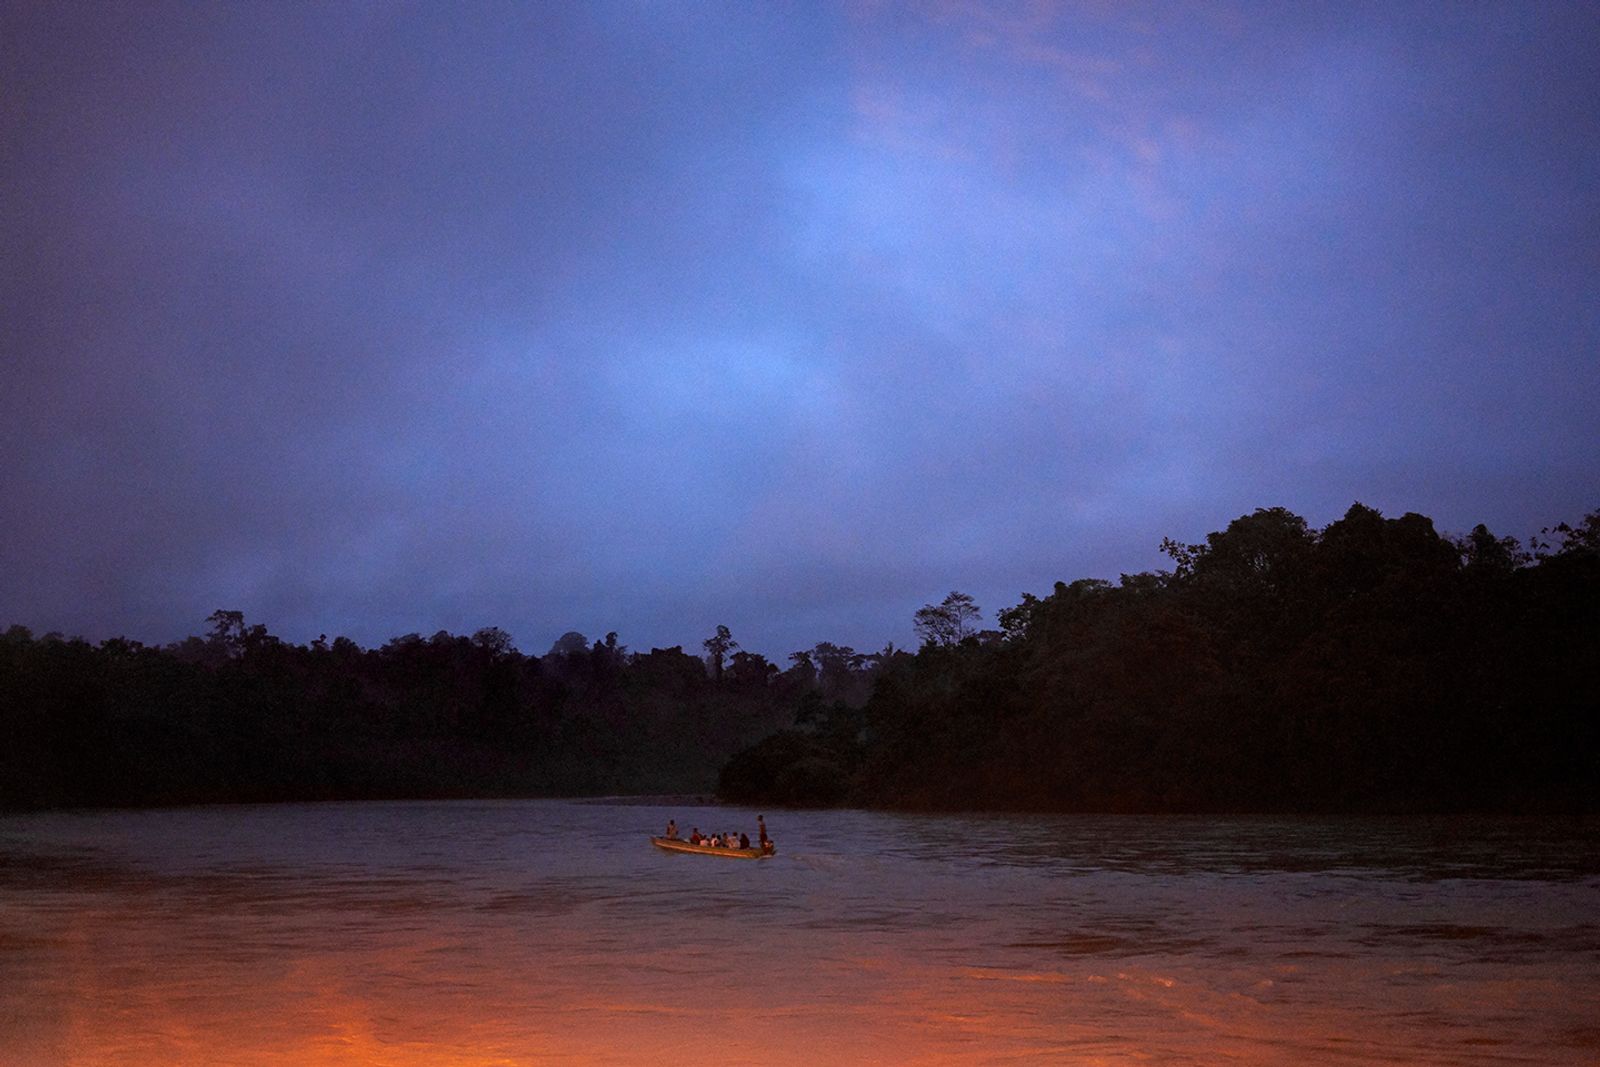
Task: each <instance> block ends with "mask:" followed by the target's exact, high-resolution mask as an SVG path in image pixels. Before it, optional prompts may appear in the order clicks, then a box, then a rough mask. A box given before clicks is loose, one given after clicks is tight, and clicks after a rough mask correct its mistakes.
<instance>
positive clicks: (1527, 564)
mask: <svg viewBox="0 0 1600 1067" xmlns="http://www.w3.org/2000/svg"><path fill="white" fill-rule="evenodd" d="M1162 549H1163V551H1164V552H1165V553H1166V555H1167V556H1168V558H1170V559H1171V561H1172V567H1171V569H1170V570H1160V571H1155V572H1147V573H1141V574H1133V575H1122V576H1121V577H1120V580H1119V581H1118V582H1117V583H1115V584H1113V583H1111V582H1109V581H1105V580H1101V579H1093V578H1085V579H1079V580H1077V581H1073V582H1070V583H1068V582H1058V583H1056V585H1055V587H1054V589H1053V590H1052V591H1051V592H1050V593H1049V594H1048V595H1045V596H1042V597H1039V596H1034V595H1032V594H1024V595H1023V597H1022V600H1021V602H1020V603H1018V604H1016V605H1015V606H1012V607H1009V608H1006V609H1004V610H1001V611H1000V612H999V613H998V615H997V616H996V620H995V621H996V626H995V627H994V628H984V627H983V626H982V625H981V624H982V618H983V616H982V613H981V610H980V608H979V606H978V605H977V604H975V603H974V602H973V600H972V598H971V597H968V596H966V595H964V594H962V593H958V592H957V593H951V594H950V596H948V597H946V598H945V599H944V600H943V601H942V602H941V603H939V604H929V605H926V606H924V607H923V608H922V609H920V610H919V611H917V612H916V614H915V616H914V619H913V622H914V625H915V628H916V632H917V633H918V635H919V637H920V638H921V639H922V644H921V647H920V648H919V649H918V650H917V651H916V652H915V653H911V652H908V651H902V650H896V649H894V648H893V646H886V647H885V648H884V649H883V650H882V651H880V652H877V653H870V654H864V653H858V652H856V651H855V650H854V649H851V648H848V647H845V646H840V645H834V644H831V643H827V642H824V643H821V644H818V645H817V646H815V647H813V648H810V649H805V650H801V651H796V652H794V653H791V654H790V655H789V656H788V657H787V660H786V663H787V665H786V666H781V667H780V665H779V664H776V663H772V662H770V661H768V660H767V659H766V658H765V657H764V656H762V655H761V654H759V653H755V652H751V651H747V650H743V649H740V648H739V645H738V642H737V641H736V640H735V639H734V637H733V635H732V633H731V632H730V631H729V630H728V629H727V628H726V627H722V626H719V627H717V629H716V632H715V633H713V634H712V635H710V636H709V637H707V638H706V639H705V640H704V641H703V642H702V645H701V653H700V654H691V653H689V652H685V651H684V650H683V648H682V647H681V646H680V647H673V648H666V649H659V648H658V649H651V650H650V651H649V652H632V651H630V650H628V649H627V648H626V647H625V646H623V645H621V644H619V643H618V639H617V634H615V633H611V634H608V635H606V636H605V637H604V638H603V639H598V640H594V641H592V642H591V641H590V640H589V639H588V638H587V637H585V636H584V635H582V634H578V633H568V634H565V635H563V636H562V637H561V638H560V639H559V640H558V641H556V642H555V644H554V645H553V646H552V647H551V649H550V650H549V651H548V652H547V653H545V654H544V655H529V654H525V653H523V652H520V651H518V650H517V649H516V648H515V647H513V645H512V643H511V640H510V638H509V637H508V635H506V634H505V633H504V632H503V631H501V630H498V629H495V628H488V629H484V630H479V631H478V632H476V633H474V634H472V635H470V636H463V635H452V634H450V633H447V632H443V631H441V632H439V633H436V634H434V635H433V636H432V637H428V638H424V637H422V636H421V635H419V634H407V635H405V636H403V637H397V638H395V639H393V640H392V641H389V642H388V643H387V644H385V645H383V646H382V647H379V648H375V649H364V648H362V647H360V646H359V645H357V644H356V643H355V642H354V641H351V640H349V639H348V638H344V637H339V638H335V639H334V640H332V641H331V642H330V641H328V640H327V639H326V638H325V637H322V638H318V639H317V640H316V641H313V642H311V643H310V644H307V645H295V644H292V643H289V642H286V641H283V640H281V639H279V638H278V637H275V636H273V635H272V634H270V633H269V632H267V630H266V628H265V627H264V626H262V625H260V624H254V625H252V624H249V623H247V621H246V620H245V618H244V617H243V615H242V614H241V613H239V612H237V611H229V610H219V611H217V612H215V613H214V614H213V615H212V616H211V617H210V618H209V619H208V620H206V621H207V624H208V627H209V628H208V630H207V632H206V633H205V634H204V635H202V636H194V637H190V638H187V639H186V640H184V641H181V642H178V643H175V644H171V645H165V646H146V645H143V644H140V643H139V642H137V641H133V640H129V639H127V638H114V639H111V640H106V641H103V642H101V643H99V644H91V643H89V642H87V641H84V640H82V639H78V638H68V637H64V636H62V635H60V634H46V635H43V636H38V637H36V636H35V635H34V634H33V633H32V632H31V631H30V630H28V629H27V628H26V627H24V626H21V625H13V626H11V627H10V628H9V629H8V630H6V631H4V632H3V633H0V737H3V738H4V739H5V743H4V745H3V747H0V808H9V809H30V808H42V807H67V806H126V805H165V804H189V803H209V802H232V801H284V800H321V799H370V798H401V797H467V796H473V797H484V796H574V795H594V794H623V793H628V794H648V793H693V792H707V791H710V790H711V789H712V788H716V790H717V791H718V793H719V794H720V795H721V796H722V797H723V798H724V799H727V800H729V801H735V802H759V803H762V804H790V805H834V804H847V805H859V806H868V807H883V808H904V809H938V810H976V809H1006V810H1040V811H1105V812H1227V811H1263V812H1362V813H1365V812H1454V811H1515V812H1523V811H1528V812H1551V811H1594V810H1597V808H1600V805H1597V802H1596V795H1597V789H1596V785H1597V782H1600V773H1597V772H1600V730H1597V722H1596V715H1597V712H1596V709H1597V708H1600V654H1597V653H1600V511H1597V512H1594V513H1591V514H1590V515H1588V516H1587V517H1586V518H1584V519H1583V520H1582V521H1581V522H1580V523H1578V524H1577V525H1576V526H1568V525H1566V524H1561V525H1558V526H1556V527H1554V528H1552V529H1549V530H1546V531H1544V532H1543V533H1542V534H1541V535H1540V536H1538V537H1535V538H1533V539H1531V540H1530V542H1529V544H1528V545H1526V546H1524V545H1523V544H1521V543H1520V542H1518V541H1517V540H1515V539H1514V538H1509V537H1496V536H1495V535H1493V534H1492V533H1490V532H1489V531H1488V530H1487V529H1485V528H1484V527H1483V526H1478V527H1476V528H1475V529H1474V530H1473V531H1472V532H1471V533H1470V534H1468V535H1466V536H1464V537H1459V538H1450V537H1446V536H1444V535H1441V534H1440V533H1438V532H1437V531H1436V530H1435V529H1434V525H1433V522H1432V521H1431V520H1430V519H1428V518H1426V517H1424V516H1421V515H1416V514H1407V515H1404V516H1402V517H1400V518H1397V519H1389V518H1385V517H1383V516H1382V515H1381V514H1379V513H1378V512H1377V511H1375V510H1373V509H1371V508H1367V507H1365V506H1363V505H1361V504H1356V505H1353V506H1352V507H1351V508H1350V509H1349V511H1348V512H1347V513H1346V514H1345V515H1344V517H1343V518H1341V519H1339V520H1338V521H1336V522H1334V523H1332V524H1330V525H1329V526H1327V527H1326V528H1324V529H1321V530H1318V529H1313V528H1311V527H1309V526H1308V525H1307V523H1306V521H1305V520H1304V519H1302V518H1300V517H1299V516H1296V515H1294V514H1293V513H1291V512H1289V511H1286V510H1284V509H1282V508H1263V509H1258V510H1256V511H1255V512H1253V513H1252V514H1250V515H1246V516H1242V517H1240V518H1238V519H1236V520H1234V521H1233V522H1232V523H1230V524H1229V525H1228V526H1227V528H1226V529H1225V530H1223V531H1220V532H1216V533H1212V534H1209V535H1208V536H1207V537H1206V538H1205V540H1204V541H1203V542H1200V543H1194V544H1189V543H1183V542H1178V541H1173V540H1168V541H1166V542H1164V543H1163V545H1162Z"/></svg>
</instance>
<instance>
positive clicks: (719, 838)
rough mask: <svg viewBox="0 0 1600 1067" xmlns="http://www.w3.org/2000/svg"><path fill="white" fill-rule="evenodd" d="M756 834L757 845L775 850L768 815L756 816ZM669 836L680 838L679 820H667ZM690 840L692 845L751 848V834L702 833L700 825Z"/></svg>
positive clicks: (673, 838)
mask: <svg viewBox="0 0 1600 1067" xmlns="http://www.w3.org/2000/svg"><path fill="white" fill-rule="evenodd" d="M756 836H757V846H756V847H758V848H760V849H761V851H762V852H771V851H773V848H774V846H773V844H772V838H770V837H768V836H767V817H766V816H765V815H757V816H756ZM667 838H668V839H669V840H672V841H676V840H678V820H676V819H668V820H667ZM688 840H689V844H691V845H700V846H702V847H705V848H743V849H748V848H750V835H749V834H743V833H740V834H735V833H725V834H702V833H701V832H700V827H698V826H696V827H695V828H694V829H693V831H691V832H690V834H689V838H688Z"/></svg>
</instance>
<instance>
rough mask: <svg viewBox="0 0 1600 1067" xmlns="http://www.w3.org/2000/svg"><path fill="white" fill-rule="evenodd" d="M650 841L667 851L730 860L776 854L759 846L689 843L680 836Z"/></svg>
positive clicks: (775, 851) (774, 851)
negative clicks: (740, 846)
mask: <svg viewBox="0 0 1600 1067" xmlns="http://www.w3.org/2000/svg"><path fill="white" fill-rule="evenodd" d="M650 843H651V844H652V845H654V846H656V848H664V849H666V850H667V851H668V852H694V853H697V854H699V855H701V856H726V857H727V858H728V859H731V860H764V859H767V858H769V857H771V856H774V855H776V854H777V850H776V849H774V850H773V851H771V852H763V851H761V850H760V849H759V848H719V847H718V846H716V845H691V844H690V843H689V842H688V841H685V840H684V839H683V838H681V837H652V838H651V839H650Z"/></svg>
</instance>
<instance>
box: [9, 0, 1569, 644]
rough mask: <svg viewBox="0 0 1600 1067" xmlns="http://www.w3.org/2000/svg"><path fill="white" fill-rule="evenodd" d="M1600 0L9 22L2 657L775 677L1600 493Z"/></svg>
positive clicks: (484, 7) (1528, 519)
mask: <svg viewBox="0 0 1600 1067" xmlns="http://www.w3.org/2000/svg"><path fill="white" fill-rule="evenodd" d="M1596 56H1600V6H1597V5H1594V4H1585V3H1573V4H1563V3H1559V2H1540V3H1473V2H1462V3H1450V4H1436V3H1422V4H1405V3H1390V2H1385V3H1375V4H1366V3H1359V2H1352V3H1337V4H1305V5H1301V4H1294V3H1282V2H1271V3H1261V4H1229V3H1226V2H1205V3H1178V2H1174V3H1156V4H1138V3H1134V4H1123V3H1110V2H1092V0H1085V2H1081V3H1070V2H1062V3H1044V4H1033V3H997V4H982V3H965V2H963V3H927V4H921V3H907V4H899V3H841V4H833V3H824V2H816V3H770V4H769V3H731V4H717V3H678V2H670V3H669V2H660V3H654V2H625V3H608V2H598V0H597V2H586V3H582V4H564V3H473V2H465V3H451V4H429V3H416V4H409V3H395V2H385V3H358V2H341V3H333V4H311V3H282V4H278V3H273V4H265V3H261V4H258V3H246V2H235V3H229V2H219V3H194V4H164V3H140V4H111V3H94V2H85V3H72V4H42V3H37V2H33V0H0V137H3V140H0V165H3V171H0V246H3V249H4V251H3V255H0V628H3V627H4V626H5V625H8V624H11V623H17V624H22V625H26V626H29V627H30V628H32V629H33V630H34V631H35V632H36V633H43V632H46V631H52V630H56V631H61V632H64V633H67V634H81V635H83V636H85V637H87V638H89V639H91V640H100V639H103V638H106V637H110V636H115V635H126V636H128V637H131V638H135V639H139V640H143V641H146V642H148V643H162V642H167V641H172V640H176V639H178V638H181V637H182V636H184V635H186V634H191V633H200V632H203V631H204V630H205V628H206V624H205V618H206V616H207V615H209V614H210V613H211V612H213V611H215V610H217V609H219V608H226V609H230V610H239V611H242V612H243V613H244V614H245V617H246V621H247V622H248V623H262V624H265V625H266V626H267V628H268V629H269V630H270V631H272V632H273V633H275V634H278V635H280V636H282V637H284V638H286V639H289V640H293V641H296V642H304V641H309V640H311V639H312V638H315V637H316V636H317V635H318V634H327V635H328V636H329V637H332V636H335V635H339V634H343V635H346V636H349V637H351V638H353V639H355V640H356V641H358V642H360V643H361V644H363V645H365V646H369V647H371V646H375V645H379V644H382V643H383V642H385V641H387V640H389V639H390V638H392V637H395V636H397V635H401V634H405V633H409V632H417V633H421V634H423V635H425V636H426V635H429V634H432V633H434V632H436V631H438V630H448V631H451V632H453V633H471V632H473V631H474V630H476V629H478V628H480V627H485V626H498V627H501V628H502V629H504V630H506V631H507V632H508V633H510V635H511V636H512V638H513V640H514V642H515V643H516V644H517V646H518V647H520V648H522V649H523V650H524V651H527V652H532V653H540V652H543V651H545V650H546V649H548V648H549V646H550V645H551V644H552V643H553V642H554V641H555V639H556V638H557V637H559V636H560V635H561V634H562V633H564V632H566V631H570V630H576V631H579V632H581V633H584V634H586V635H587V636H589V637H590V638H595V637H599V636H602V635H604V634H605V633H606V632H608V631H616V632H617V633H618V636H619V639H620V640H621V641H622V642H623V643H624V644H626V645H629V646H630V647H633V648H636V649H640V650H645V649H648V648H651V647H656V646H660V647H667V646H671V645H678V644H682V645H685V646H686V647H688V648H690V649H693V650H698V649H699V646H700V642H701V641H702V640H703V639H704V638H705V637H706V636H708V635H710V634H711V633H712V631H713V630H714V629H715V627H716V626H717V625H718V624H723V625H727V626H728V627H729V628H730V629H731V631H732V633H733V636H734V638H735V639H736V640H738V641H739V642H740V643H741V644H742V645H743V646H744V647H745V648H747V649H750V650H753V651H759V652H763V653H765V654H767V655H768V656H769V657H772V658H774V659H775V660H779V661H780V662H781V661H782V659H783V658H784V657H785V656H786V655H787V653H788V652H790V651H792V650H795V649H799V648H804V647H809V646H811V645H813V644H815V643H817V642H819V641H832V642H835V643H838V644H848V645H853V646H855V647H857V648H860V649H863V650H875V649H879V648H881V647H883V645H884V644H885V643H887V642H894V643H895V644H897V645H901V646H905V645H910V644H914V642H915V638H914V636H913V633H912V627H911V617H912V614H913V612H915V610H916V609H917V608H919V607H921V606H922V605H923V604H926V603H930V602H937V601H938V600H940V599H942V598H943V596H944V595H945V594H946V593H948V592H949V591H951V590H953V589H958V590H962V591H964V592H967V593H970V594H972V595H973V596H974V597H975V598H976V599H977V601H978V603H979V604H980V605H981V606H982V607H983V608H984V609H985V611H986V614H987V617H988V619H989V620H992V619H993V613H994V612H995V611H996V610H997V609H1000V608H1004V607H1007V606H1010V605H1012V604H1015V603H1017V602H1018V601H1019V600H1020V599H1021V595H1022V594H1023V593H1024V592H1032V593H1037V594H1044V593H1048V592H1049V590H1050V588H1051V586H1052V584H1053V583H1054V582H1055V581H1057V580H1066V581H1071V580H1073V579H1076V578H1083V577H1101V578H1108V579H1112V580H1115V579H1116V578H1117V576H1118V575H1120V574H1122V573H1133V572H1138V571H1143V570H1149V569H1154V568H1157V567H1160V566H1161V565H1162V563H1163V562H1165V561H1164V559H1163V557H1161V556H1160V554H1159V552H1158V547H1157V546H1158V545H1159V543H1160V541H1161V539H1162V538H1163V537H1166V536H1171V537H1174V538H1177V539H1179V540H1183V541H1199V540H1202V539H1203V538H1204V536H1205V535H1206V534H1207V533H1208V532H1210V531H1213V530H1220V529H1222V528H1223V527H1224V526H1226V525H1227V523H1228V522H1229V521H1231V520H1232V519H1234V518H1236V517H1238V516H1240V515H1244V514H1248V513H1249V512H1251V511H1253V510H1254V509H1256V508H1260V507H1273V506H1283V507H1287V508H1289V509H1290V510H1292V511H1294V512H1296V513H1297V514H1300V515H1302V516H1304V517H1305V518H1306V519H1307V520H1308V521H1309V522H1310V523H1311V524H1312V525H1313V526H1324V525H1326V524H1327V523H1329V522H1332V521H1334V520H1335V519H1337V518H1339V517H1340V516H1341V515H1342V514H1343V513H1344V511H1345V510H1346V509H1347V508H1348V507H1349V506H1350V504H1351V503H1353V502H1355V501H1361V502H1363V503H1365V504H1367V505H1369V506H1372V507H1376V508H1378V509H1380V510H1381V511H1383V513H1384V514H1386V515H1391V516H1398V515H1400V514H1403V513H1405V512H1408V511H1417V512H1421V513H1422V514H1424V515H1428V516H1429V517H1431V518H1432V519H1434V521H1435V523H1436V525H1437V526H1438V527H1439V529H1440V530H1441V531H1442V532H1445V533H1448V534H1460V533H1464V532H1466V531H1467V530H1469V529H1470V528H1471V527H1472V526H1473V525H1474V524H1476V523H1479V522H1483V523H1487V524H1488V525H1489V527H1490V529H1491V530H1493V531H1494V532H1495V533H1496V534H1501V535H1505V534H1510V535H1514V536H1518V537H1522V538H1526V537H1527V536H1528V535H1529V534H1531V533H1535V532H1537V531H1538V530H1539V529H1540V528H1541V527H1544V526H1549V525H1553V524H1554V523H1556V522H1558V521H1562V520H1568V521H1572V520H1576V519H1578V518H1580V517H1582V516H1583V515H1584V514H1586V513H1588V512H1590V511H1592V510H1594V509H1596V508H1600V291H1597V290H1600V104H1597V101H1600V61H1597V60H1596Z"/></svg>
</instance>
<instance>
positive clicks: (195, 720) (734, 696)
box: [0, 611, 874, 809]
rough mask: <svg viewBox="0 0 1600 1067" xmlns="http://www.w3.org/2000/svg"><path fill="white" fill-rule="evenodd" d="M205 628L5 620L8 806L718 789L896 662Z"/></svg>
mask: <svg viewBox="0 0 1600 1067" xmlns="http://www.w3.org/2000/svg"><path fill="white" fill-rule="evenodd" d="M208 621H209V622H210V624H211V628H210V630H209V632H208V633H207V635H206V636H204V637H191V638H188V639H187V640H185V641H183V642H180V643H178V644H174V645H168V646H164V647H148V646H144V645H141V644H139V643H138V642H136V641H129V640H125V639H122V638H117V639H113V640H109V641H105V642H102V643H101V644H99V645H92V644H90V643H88V642H86V641H83V640H79V639H75V638H65V637H62V636H61V635H59V634H47V635H45V636H43V637H38V638H36V637H35V636H34V635H33V634H32V633H30V632H29V631H28V630H27V629H26V628H25V627H22V626H12V627H11V628H10V629H9V630H7V631H5V632H4V633H3V634H0V808H12V809H15V808H35V807H57V806H84V805H94V806H124V805H151V804H184V803H200V802H221V801H276V800H320V799H365V798H392V797H451V796H479V797H481V796H511V795H515V796H573V795H584V794H591V795H592V794H599V793H650V792H710V791H711V790H712V789H713V788H714V786H715V784H716V780H717V772H718V769H719V768H720V767H721V766H722V765H723V764H724V763H726V762H727V760H728V758H729V756H730V755H731V754H732V753H734V752H736V751H738V750H739V749H741V748H743V747H745V746H747V745H750V744H751V743H753V742H755V741H756V740H758V739H760V738H762V737H765V736H767V735H769V734H771V733H772V732H773V731H774V730H776V729H778V728H780V727H783V726H787V725H789V724H790V723H792V722H794V721H796V720H799V721H802V722H804V721H808V718H809V717H810V715H809V713H808V711H807V709H808V708H811V707H814V706H818V705H821V704H823V703H824V702H833V701H843V702H846V703H851V704H855V705H859V704H861V703H862V702H863V701H864V700H865V699H866V695H867V692H868V691H869V690H870V688H871V681H870V674H871V670H872V668H873V664H874V660H873V658H872V657H864V656H860V655H858V654H856V653H855V652H854V651H853V650H852V649H848V648H841V647H839V646H835V645H832V644H827V643H823V644H821V645H818V646H817V647H816V648H815V649H812V650H808V651H806V652H803V653H796V654H795V655H794V656H793V657H791V664H790V666H789V667H788V669H786V670H783V671H780V670H779V669H778V667H777V666H776V665H774V664H771V663H769V662H767V660H766V659H765V658H763V657H762V656H760V655H758V654H755V653H749V652H743V651H739V650H738V644H737V642H735V641H734V640H733V638H732V635H731V634H730V633H729V632H728V630H727V628H726V627H718V629H717V632H716V633H715V634H714V635H712V636H711V637H710V638H708V639H707V640H706V641H705V649H706V653H705V656H704V657H703V658H702V657H700V656H695V655H690V654H689V653H686V652H684V651H683V649H682V648H681V647H674V648H667V649H652V650H651V651H650V652H646V653H631V652H629V651H628V650H627V649H626V648H625V647H623V646H621V645H619V644H618V643H617V636H616V634H610V635H608V636H607V637H606V638H605V639H603V640H600V641H596V642H594V643H593V644H592V645H591V644H590V642H589V641H588V640H587V639H586V638H585V637H584V636H583V635H582V634H578V633H568V634H566V635H564V636H563V637H562V638H561V639H560V640H559V641H557V642H556V643H555V646H554V647H553V648H552V649H551V650H550V652H549V653H547V654H546V655H544V656H528V655H524V654H522V653H521V652H519V651H517V650H516V649H515V648H513V647H512V645H511V641H510V639H509V637H508V636H507V635H506V634H505V633H504V632H503V631H501V630H498V629H493V628H491V629H485V630H480V631H478V632H477V633H475V634H473V635H472V636H470V637H466V636H455V635H452V634H449V633H444V632H440V633H437V634H434V635H433V636H432V637H430V638H424V637H421V636H420V635H417V634H408V635H406V636H404V637H399V638H396V639H395V640H393V641H390V642H389V643H388V644H386V645H384V646H383V647H381V648H377V649H372V650H365V649H362V648H361V647H360V646H358V645H357V644H356V643H355V642H353V641H351V640H349V639H347V638H342V637H341V638H337V639H335V640H334V641H332V642H331V643H330V642H328V641H327V640H325V639H322V638H319V639H318V640H316V641H314V642H312V643H311V644H309V645H294V644H290V643H287V642H285V641H282V640H280V639H279V638H277V637H274V636H273V635H272V634H270V633H268V632H267V631H266V629H265V627H263V626H260V625H247V624H246V622H245V620H244V617H243V616H242V615H241V614H240V613H239V612H235V611H218V612H216V613H215V614H213V615H212V616H211V617H210V619H209V620H208Z"/></svg>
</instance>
